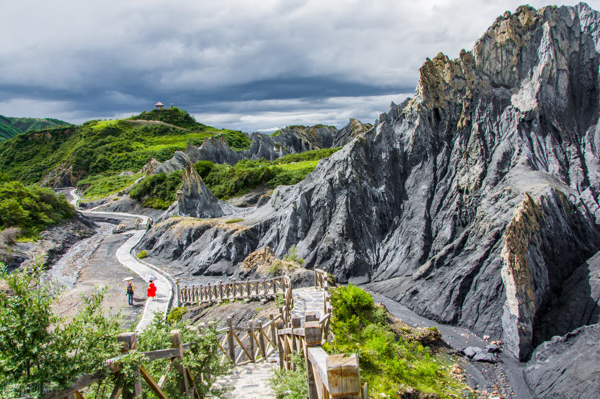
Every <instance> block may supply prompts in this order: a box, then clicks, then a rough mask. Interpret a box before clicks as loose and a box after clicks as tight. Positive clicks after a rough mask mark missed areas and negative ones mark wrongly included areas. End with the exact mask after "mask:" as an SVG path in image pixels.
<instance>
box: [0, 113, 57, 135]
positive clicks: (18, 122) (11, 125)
mask: <svg viewBox="0 0 600 399" xmlns="http://www.w3.org/2000/svg"><path fill="white" fill-rule="evenodd" d="M61 125H69V123H67V122H63V121H60V120H58V119H52V118H12V117H6V116H2V115H0V141H5V140H8V139H11V138H13V137H15V136H16V135H17V134H19V133H22V132H28V131H30V130H41V129H46V128H48V127H55V126H61Z"/></svg>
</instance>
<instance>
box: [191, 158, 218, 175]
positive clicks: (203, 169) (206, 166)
mask: <svg viewBox="0 0 600 399" xmlns="http://www.w3.org/2000/svg"><path fill="white" fill-rule="evenodd" d="M214 167H215V164H214V162H211V161H199V162H196V164H194V168H196V172H198V174H199V175H200V177H201V178H202V179H206V176H208V174H209V173H210V172H211V170H213V168H214Z"/></svg>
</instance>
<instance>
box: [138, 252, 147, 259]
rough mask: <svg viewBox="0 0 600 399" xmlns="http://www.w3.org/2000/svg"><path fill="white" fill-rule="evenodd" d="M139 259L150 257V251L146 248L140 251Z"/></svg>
mask: <svg viewBox="0 0 600 399" xmlns="http://www.w3.org/2000/svg"><path fill="white" fill-rule="evenodd" d="M137 257H138V259H144V258H147V257H148V252H147V251H146V250H143V251H140V252H138V254H137Z"/></svg>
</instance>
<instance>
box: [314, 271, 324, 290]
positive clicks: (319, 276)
mask: <svg viewBox="0 0 600 399" xmlns="http://www.w3.org/2000/svg"><path fill="white" fill-rule="evenodd" d="M314 273H315V287H317V288H324V287H325V284H327V272H326V271H325V270H322V269H317V268H315V269H314Z"/></svg>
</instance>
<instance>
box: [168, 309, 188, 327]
mask: <svg viewBox="0 0 600 399" xmlns="http://www.w3.org/2000/svg"><path fill="white" fill-rule="evenodd" d="M185 312H187V308H186V307H185V306H180V307H178V308H173V309H171V311H170V312H169V314H168V316H167V323H169V324H175V323H178V322H180V321H181V319H182V318H183V315H184V314H185Z"/></svg>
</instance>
